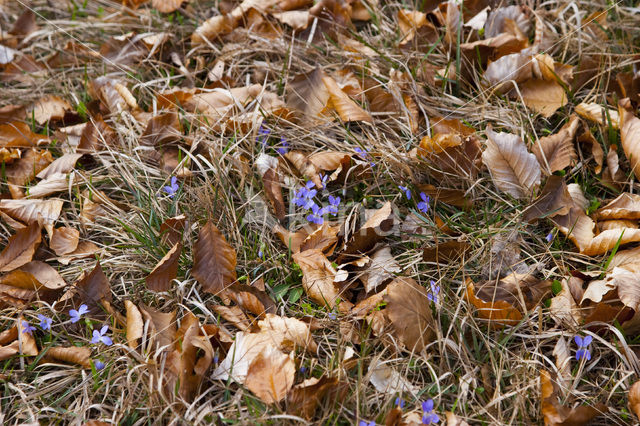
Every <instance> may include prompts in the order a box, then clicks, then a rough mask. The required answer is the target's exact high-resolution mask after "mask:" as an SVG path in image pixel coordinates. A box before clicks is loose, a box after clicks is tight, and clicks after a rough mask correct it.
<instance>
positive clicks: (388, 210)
mask: <svg viewBox="0 0 640 426" xmlns="http://www.w3.org/2000/svg"><path fill="white" fill-rule="evenodd" d="M394 223H395V218H394V214H393V208H392V204H391V202H389V201H387V202H386V203H385V204H384V205H383V206H382V207H381V208H380V209H378V210H376V211H375V213H374V214H373V215H371V217H369V219H367V221H366V222H365V223H364V224H363V225H362V226H361V227H360V229H358V230H357V231H356V232H355V233H354V234H353V235H351V238H350V239H349V240H348V241H347V243H346V245H345V247H344V249H343V250H342V251H341V253H340V256H339V258H338V263H342V262H343V261H344V259H348V258H349V256H350V255H353V254H361V253H366V252H367V251H369V250H370V249H371V248H372V247H373V246H374V245H375V244H376V243H377V242H378V241H380V240H381V239H383V238H384V237H385V236H387V235H389V234H390V233H391V232H392V230H393V226H394Z"/></svg>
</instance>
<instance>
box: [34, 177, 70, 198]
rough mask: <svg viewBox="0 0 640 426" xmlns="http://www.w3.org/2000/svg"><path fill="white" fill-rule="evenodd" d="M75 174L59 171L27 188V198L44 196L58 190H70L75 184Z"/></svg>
mask: <svg viewBox="0 0 640 426" xmlns="http://www.w3.org/2000/svg"><path fill="white" fill-rule="evenodd" d="M73 181H74V175H73V174H71V175H66V174H62V173H59V174H57V175H52V176H50V177H48V178H46V179H44V180H41V181H40V182H38V183H37V184H36V185H35V186H32V187H29V188H28V189H27V194H26V198H42V197H45V196H47V195H51V194H55V193H56V192H62V191H68V190H69V188H70V187H72V186H73Z"/></svg>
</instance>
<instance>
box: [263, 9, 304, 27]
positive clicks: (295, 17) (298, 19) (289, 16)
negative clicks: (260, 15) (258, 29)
mask: <svg viewBox="0 0 640 426" xmlns="http://www.w3.org/2000/svg"><path fill="white" fill-rule="evenodd" d="M272 16H273V17H274V18H276V19H277V20H278V21H280V22H281V23H283V24H286V25H288V26H290V27H291V28H293V29H294V30H296V31H302V30H304V29H306V28H307V27H308V26H309V22H310V21H311V15H310V14H309V11H308V10H287V11H285V12H280V13H274V14H273V15H272Z"/></svg>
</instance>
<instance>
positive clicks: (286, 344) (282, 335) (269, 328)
mask: <svg viewBox="0 0 640 426" xmlns="http://www.w3.org/2000/svg"><path fill="white" fill-rule="evenodd" d="M258 327H260V331H261V332H262V333H267V334H270V335H271V336H272V339H271V342H272V343H273V344H274V345H275V346H277V347H278V348H280V349H282V350H284V351H292V350H294V349H295V348H296V347H300V348H304V349H305V350H306V351H307V352H309V353H311V354H314V353H316V352H318V345H317V344H316V342H315V341H314V340H313V337H311V331H310V329H309V324H307V323H305V322H302V321H300V320H299V319H297V318H289V317H281V316H278V315H275V314H266V315H265V318H264V319H262V320H260V321H258Z"/></svg>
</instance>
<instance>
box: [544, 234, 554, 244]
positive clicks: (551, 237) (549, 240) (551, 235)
mask: <svg viewBox="0 0 640 426" xmlns="http://www.w3.org/2000/svg"><path fill="white" fill-rule="evenodd" d="M544 239H545V240H547V242H548V243H550V242H551V240H553V232H549V234H547V236H546V237H544Z"/></svg>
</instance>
